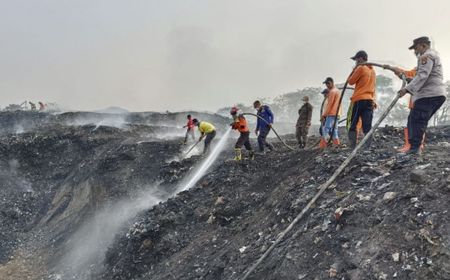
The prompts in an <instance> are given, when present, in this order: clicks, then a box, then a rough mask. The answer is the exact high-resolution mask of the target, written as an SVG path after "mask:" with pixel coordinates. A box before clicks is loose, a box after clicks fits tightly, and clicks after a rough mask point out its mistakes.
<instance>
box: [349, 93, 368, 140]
mask: <svg viewBox="0 0 450 280" xmlns="http://www.w3.org/2000/svg"><path fill="white" fill-rule="evenodd" d="M360 117H361V120H362V128H363V132H364V134H367V133H368V132H369V131H370V129H371V128H372V119H373V101H372V100H359V101H356V102H355V104H353V110H352V119H351V123H350V128H349V131H352V132H353V131H354V132H356V125H357V124H358V120H359V118H360Z"/></svg>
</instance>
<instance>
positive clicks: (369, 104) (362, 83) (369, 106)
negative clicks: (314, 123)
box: [348, 51, 376, 148]
mask: <svg viewBox="0 0 450 280" xmlns="http://www.w3.org/2000/svg"><path fill="white" fill-rule="evenodd" d="M351 59H353V60H354V61H355V64H356V65H355V68H354V70H353V73H352V74H351V75H350V77H349V78H348V83H349V85H355V90H354V91H353V95H352V96H351V98H350V99H351V103H352V104H353V107H352V111H351V118H350V128H349V131H348V139H349V141H350V147H351V148H355V147H356V140H357V132H356V127H357V124H358V120H359V118H361V120H362V129H363V132H364V135H365V134H367V133H368V132H369V131H370V129H371V128H372V119H373V110H374V109H375V107H376V103H375V81H376V74H375V70H374V69H373V67H372V66H371V65H366V64H363V63H365V62H367V59H368V55H367V53H366V52H365V51H358V52H357V53H356V54H355V56H353V57H352V58H351ZM370 144H371V139H369V140H368V141H367V147H370Z"/></svg>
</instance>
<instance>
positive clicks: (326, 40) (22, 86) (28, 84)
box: [0, 0, 450, 111]
mask: <svg viewBox="0 0 450 280" xmlns="http://www.w3.org/2000/svg"><path fill="white" fill-rule="evenodd" d="M448 15H450V1H448V0H434V1H431V2H430V3H426V4H424V2H423V1H417V0H408V1H404V0H396V1H392V0H376V1H375V0H372V1H361V0H296V1H291V0H283V1H279V0H278V1H277V0H272V1H269V0H247V1H245V0H240V1H237V0H216V1H211V0H209V1H207V0H171V1H162V0H160V1H152V0H123V1H119V0H71V1H69V0H39V1H35V0H28V1H24V0H14V1H11V0H0V98H1V99H0V107H4V106H6V105H8V104H10V103H21V102H23V101H24V100H31V101H35V102H37V101H44V102H55V103H57V104H60V105H62V106H63V107H65V108H68V109H71V110H95V109H102V108H106V107H109V106H120V107H123V108H126V109H128V110H130V111H166V110H170V111H182V110H207V111H215V110H217V109H218V108H220V107H225V106H231V105H233V104H236V103H251V102H253V101H254V100H255V99H257V98H260V97H275V96H277V95H279V94H282V93H285V92H292V91H295V90H296V89H301V88H304V87H309V86H313V87H320V86H322V84H321V83H322V81H323V80H324V78H325V77H327V76H332V77H334V78H335V80H336V81H337V82H343V81H344V80H345V79H346V77H347V76H348V74H349V72H350V71H351V69H352V66H353V61H351V60H350V59H349V57H351V56H352V55H354V54H355V53H356V51H358V50H360V49H364V50H366V51H367V52H368V54H369V60H370V61H374V62H382V63H390V64H393V65H397V66H402V67H405V68H413V67H414V66H415V65H416V59H415V57H414V54H413V52H412V51H410V50H408V47H409V46H410V45H411V42H412V40H413V39H414V38H417V37H419V36H424V35H426V36H429V37H430V38H431V39H432V42H433V47H434V48H435V49H436V50H437V51H438V52H439V53H440V54H441V59H442V63H443V67H444V76H445V79H446V80H449V79H450V36H448V33H449V30H450V29H449V27H450V16H448ZM377 72H378V73H382V72H383V70H379V69H377Z"/></svg>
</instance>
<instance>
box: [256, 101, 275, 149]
mask: <svg viewBox="0 0 450 280" xmlns="http://www.w3.org/2000/svg"><path fill="white" fill-rule="evenodd" d="M253 108H255V109H256V110H257V113H256V114H257V115H258V119H257V121H256V130H255V133H256V135H258V134H259V135H258V146H259V151H260V152H261V153H263V152H264V147H267V148H268V149H269V150H270V151H272V150H273V149H274V147H273V145H272V144H271V143H269V142H267V139H266V138H267V134H269V132H270V129H271V128H272V124H273V120H274V117H273V113H272V110H270V107H269V106H267V105H262V104H261V102H260V101H259V100H256V101H255V102H253Z"/></svg>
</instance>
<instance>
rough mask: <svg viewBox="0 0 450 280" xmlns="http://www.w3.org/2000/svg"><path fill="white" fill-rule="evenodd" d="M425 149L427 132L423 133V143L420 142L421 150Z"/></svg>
mask: <svg viewBox="0 0 450 280" xmlns="http://www.w3.org/2000/svg"><path fill="white" fill-rule="evenodd" d="M423 149H425V133H424V134H423V138H422V143H421V144H420V150H421V151H422V152H423Z"/></svg>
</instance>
